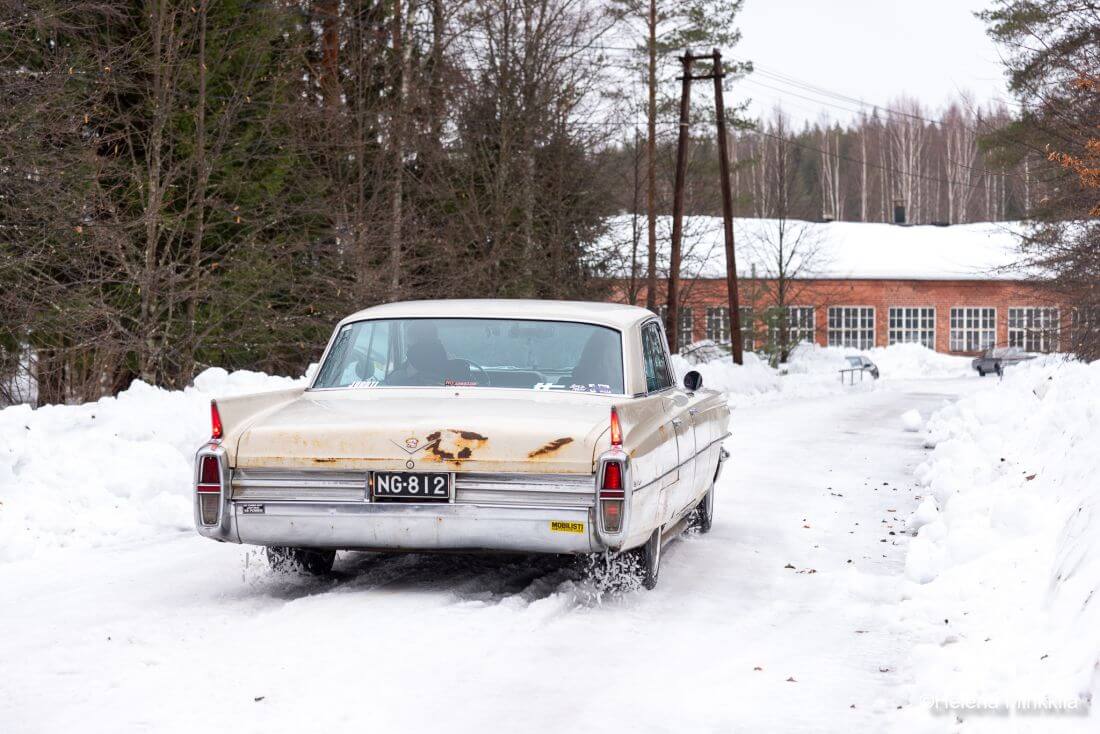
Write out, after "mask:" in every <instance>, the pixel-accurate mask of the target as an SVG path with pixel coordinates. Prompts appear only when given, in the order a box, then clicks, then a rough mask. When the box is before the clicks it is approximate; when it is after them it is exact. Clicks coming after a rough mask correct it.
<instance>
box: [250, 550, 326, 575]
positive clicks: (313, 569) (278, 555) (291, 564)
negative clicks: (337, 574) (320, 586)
mask: <svg viewBox="0 0 1100 734" xmlns="http://www.w3.org/2000/svg"><path fill="white" fill-rule="evenodd" d="M266 551H267V562H268V563H270V564H271V568H273V569H274V570H276V571H295V572H298V573H308V574H310V575H312V576H324V575H325V574H326V573H328V572H329V571H331V570H332V564H333V563H335V562H336V551H334V550H314V549H313V548H287V547H284V546H268V547H267V548H266Z"/></svg>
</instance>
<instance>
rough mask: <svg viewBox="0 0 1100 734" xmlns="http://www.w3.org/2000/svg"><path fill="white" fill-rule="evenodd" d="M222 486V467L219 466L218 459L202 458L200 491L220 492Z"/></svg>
mask: <svg viewBox="0 0 1100 734" xmlns="http://www.w3.org/2000/svg"><path fill="white" fill-rule="evenodd" d="M221 486H222V472H221V467H220V466H218V457H216V456H204V457H202V465H201V466H200V467H199V491H200V492H220V491H221Z"/></svg>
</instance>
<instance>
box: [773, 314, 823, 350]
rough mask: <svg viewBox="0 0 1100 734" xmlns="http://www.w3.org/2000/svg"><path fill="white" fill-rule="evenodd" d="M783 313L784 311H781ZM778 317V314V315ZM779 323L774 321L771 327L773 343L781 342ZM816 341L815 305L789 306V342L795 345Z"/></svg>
mask: <svg viewBox="0 0 1100 734" xmlns="http://www.w3.org/2000/svg"><path fill="white" fill-rule="evenodd" d="M779 313H780V314H782V311H780V312H779ZM776 318H777V319H778V316H777V317H776ZM779 329H780V326H779V325H778V324H775V323H773V324H772V328H771V341H772V344H778V343H779ZM813 341H814V307H813V306H787V344H788V345H789V346H792V347H793V346H795V345H797V344H801V343H802V342H810V343H811V344H812V343H813Z"/></svg>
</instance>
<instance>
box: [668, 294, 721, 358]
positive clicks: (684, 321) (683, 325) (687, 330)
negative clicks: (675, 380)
mask: <svg viewBox="0 0 1100 734" xmlns="http://www.w3.org/2000/svg"><path fill="white" fill-rule="evenodd" d="M657 309H658V312H659V315H660V317H661V323H662V324H667V323H668V305H667V304H663V305H661V306H658V307H657ZM694 323H695V320H694V318H692V315H691V306H680V328H679V329H677V330H676V331H677V334H676V342H677V347H676V348H677V349H683V348H684V347H686V346H687V345H689V344H691V341H692V329H693V328H694ZM726 331H729V324H728V323H727V324H726Z"/></svg>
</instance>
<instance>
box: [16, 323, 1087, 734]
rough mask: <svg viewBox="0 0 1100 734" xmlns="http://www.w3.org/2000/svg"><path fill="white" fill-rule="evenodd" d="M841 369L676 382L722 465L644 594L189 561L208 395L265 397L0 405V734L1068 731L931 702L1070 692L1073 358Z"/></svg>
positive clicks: (438, 566)
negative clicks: (723, 454) (718, 417)
mask: <svg viewBox="0 0 1100 734" xmlns="http://www.w3.org/2000/svg"><path fill="white" fill-rule="evenodd" d="M850 353H858V352H854V351H850V350H840V349H823V348H820V347H811V346H804V347H800V348H798V349H797V350H795V352H794V354H793V356H792V359H791V361H790V362H789V363H788V364H786V365H783V366H781V369H773V368H771V367H769V366H768V365H766V364H764V363H763V362H761V361H760V360H758V359H756V358H755V357H752V358H749V359H747V361H746V364H745V365H744V366H742V367H737V366H734V365H732V364H730V363H727V362H725V361H722V362H712V363H707V364H703V365H697V366H689V365H687V364H686V363H685V362H683V361H682V360H679V358H674V359H675V361H676V366H677V370H678V371H679V372H680V373H681V374H682V372H684V371H686V369H689V368H694V369H698V370H700V371H701V372H702V373H703V375H704V383H705V384H706V385H708V386H712V387H723V388H725V389H727V390H729V391H730V394H729V400H730V403H731V405H733V406H734V408H735V410H734V412H733V419H732V426H731V429H732V432H733V436H732V437H731V438H730V439H729V441H728V442H727V448H728V449H729V450H730V452H731V454H732V458H731V462H730V464H729V467H728V469H727V470H726V472H725V473H724V474H723V477H722V480H721V483H720V485H719V487H718V492H717V497H716V517H715V525H714V529H713V530H712V532H711V533H709V534H707V535H693V534H689V535H687V536H685V537H683V538H681V539H679V540H677V541H675V542H673V543H671V544H670V545H669V546H668V547H666V548H665V551H664V562H663V568H662V573H661V582H660V585H659V586H658V588H657V589H656V590H654V591H652V592H645V591H641V590H637V591H625V592H613V593H609V592H608V591H606V590H605V589H602V588H601V587H600V586H599V584H598V583H597V582H598V579H599V574H594V573H592V572H591V570H585V567H583V566H581V567H578V566H574V565H572V564H571V563H569V562H567V561H565V560H563V559H559V558H556V557H539V556H511V555H509V556H448V555H415V554H414V555H401V554H371V553H350V552H345V553H341V554H340V555H339V557H338V559H337V564H336V569H335V572H334V573H333V574H332V575H331V576H329V577H326V578H322V579H305V578H297V577H293V576H285V575H281V574H277V573H274V572H272V571H271V570H270V569H269V568H268V567H267V563H266V561H265V560H264V558H263V556H262V554H261V553H259V552H258V551H257V550H256V549H253V548H249V547H243V546H237V545H232V544H218V543H213V542H211V541H209V540H206V539H203V538H199V537H198V536H197V535H196V534H195V533H194V531H193V529H192V528H191V522H192V520H191V504H190V493H191V486H190V482H191V456H192V453H193V451H194V449H195V448H196V447H197V446H198V445H199V444H200V443H201V442H202V441H203V440H204V438H205V437H206V433H207V431H208V419H209V418H208V408H207V403H208V400H209V397H210V396H211V395H224V394H228V393H234V392H242V391H250V390H257V389H278V388H282V387H286V386H288V385H289V384H292V383H293V381H292V380H290V379H289V378H272V377H268V376H265V375H260V374H256V373H232V374H230V373H226V372H224V371H213V370H212V371H208V372H206V373H204V374H203V375H200V376H199V378H198V379H196V384H195V386H194V387H192V388H188V389H187V390H183V391H167V390H161V389H157V388H153V387H150V386H148V385H144V384H142V383H135V384H134V385H133V386H132V387H131V388H130V389H129V390H127V391H126V392H124V393H122V394H120V395H119V396H118V397H117V398H111V399H105V400H101V401H98V402H96V403H91V404H88V405H82V406H50V407H46V408H40V409H38V410H33V411H32V410H30V409H29V408H26V407H13V408H8V409H5V410H2V411H0V440H2V441H3V447H4V448H3V449H2V450H0V588H3V589H4V593H3V594H0V629H3V630H4V634H3V635H0V661H2V662H0V731H19V732H22V731H65V730H79V731H91V732H99V731H103V732H107V731H112V732H113V731H130V730H140V729H145V730H155V731H165V732H177V731H178V732H185V731H194V730H196V729H198V728H203V727H205V728H208V727H209V722H211V721H217V722H219V723H218V727H223V728H229V727H232V728H234V729H237V730H241V731H264V732H272V733H277V732H283V731H287V732H291V731H304V730H309V731H313V730H319V731H331V732H344V731H363V730H378V731H422V730H436V729H438V728H439V726H440V723H441V722H446V723H445V726H446V728H447V730H448V731H454V732H467V731H469V732H473V731H485V729H486V728H487V727H488V728H490V729H492V730H497V729H500V730H504V729H521V730H523V731H536V732H538V731H560V730H561V729H562V728H566V727H568V728H577V729H580V730H588V729H591V728H593V727H592V725H591V722H593V721H604V720H607V719H608V717H609V716H610V717H613V720H614V722H615V725H616V726H617V727H621V728H623V729H624V730H629V731H642V732H645V731H653V732H658V731H668V730H670V729H675V730H677V731H731V730H738V731H784V732H786V731H804V732H811V731H813V732H817V731H837V732H846V731H901V732H940V731H955V730H961V731H964V732H966V731H978V732H982V731H1003V730H1005V728H1006V724H1008V725H1010V726H1011V728H1012V730H1013V731H1036V732H1047V731H1091V730H1093V728H1094V727H1090V726H1089V724H1090V723H1091V719H1090V718H1086V717H1081V716H1059V717H1051V716H1034V717H1031V718H1028V717H1026V716H1018V715H1013V716H1012V717H1011V721H1007V720H1006V718H1005V717H1004V716H999V715H972V713H971V711H970V710H967V709H963V708H959V709H950V710H948V711H946V712H945V711H944V710H942V709H939V708H936V707H937V706H940V705H941V704H946V705H948V706H950V705H952V704H953V703H958V704H959V705H960V706H965V705H970V703H971V702H990V703H991V704H994V705H1001V704H1002V703H1003V702H1005V701H1010V700H1016V699H1028V700H1036V699H1041V698H1042V697H1046V700H1048V701H1052V702H1056V703H1059V704H1064V703H1065V702H1067V701H1079V700H1080V699H1081V697H1082V696H1090V695H1091V694H1093V693H1095V692H1096V691H1095V689H1096V683H1095V676H1096V673H1095V669H1096V668H1095V664H1096V662H1097V654H1098V651H1100V612H1097V607H1096V604H1095V603H1094V600H1093V599H1092V596H1093V592H1094V591H1095V590H1096V589H1097V587H1100V560H1098V559H1100V526H1098V524H1100V503H1098V501H1097V500H1098V499H1100V498H1098V493H1100V488H1098V487H1097V484H1096V481H1095V477H1096V476H1098V475H1100V452H1097V451H1096V450H1095V443H1096V437H1097V436H1098V435H1100V365H1092V366H1086V365H1081V364H1074V363H1065V362H1062V361H1059V360H1055V359H1050V358H1046V359H1039V360H1035V361H1033V362H1029V363H1027V364H1024V365H1021V366H1019V367H1014V368H1012V369H1009V370H1008V371H1006V374H1005V377H1004V378H1003V380H995V379H992V378H985V379H980V378H977V377H975V376H974V373H973V371H971V370H970V369H969V364H968V360H965V359H960V358H952V357H945V356H944V355H937V354H935V353H931V352H928V350H925V349H923V348H922V347H915V346H913V345H900V346H894V347H888V348H885V349H879V350H870V351H868V352H865V353H864V354H866V355H867V356H869V357H870V358H871V359H872V360H873V361H875V362H876V364H878V365H879V367H880V369H881V370H882V373H883V376H882V379H880V380H878V381H870V380H868V381H865V382H864V383H858V382H857V383H856V384H855V385H853V386H849V385H842V384H841V383H840V380H839V377H838V375H837V372H836V369H837V368H838V367H839V366H844V365H845V364H846V361H845V359H844V357H846V356H848V354H850ZM747 356H748V355H747ZM902 416H909V418H908V419H907V418H903V417H902ZM914 416H915V417H914ZM925 416H930V417H929V418H928V419H927V420H924V418H925ZM913 425H917V430H916V431H913V430H910V427H911V426H913ZM927 447H934V448H933V449H932V450H931V451H930V450H929V448H927ZM1002 458H1003V459H1004V461H1002V460H1001V459H1002ZM119 466H124V468H125V472H120V471H118V467H119ZM597 693H598V695H596V694H597ZM670 722H675V723H674V724H673V723H670Z"/></svg>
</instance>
